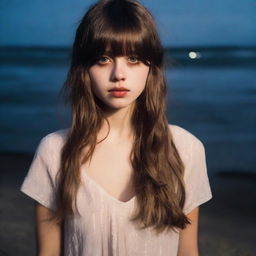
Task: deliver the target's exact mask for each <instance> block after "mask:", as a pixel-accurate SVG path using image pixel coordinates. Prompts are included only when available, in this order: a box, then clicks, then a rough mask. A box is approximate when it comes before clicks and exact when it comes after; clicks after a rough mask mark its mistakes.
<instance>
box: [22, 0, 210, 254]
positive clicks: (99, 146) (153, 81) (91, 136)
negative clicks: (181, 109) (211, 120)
mask: <svg viewBox="0 0 256 256" xmlns="http://www.w3.org/2000/svg"><path fill="white" fill-rule="evenodd" d="M163 58H164V53H163V47H162V45H161V42H160V39H159V36H158V33H157V30H156V26H155V23H154V19H153V17H152V15H151V14H150V12H149V11H148V10H147V9H146V8H145V7H144V6H142V5H141V4H140V3H139V2H137V1H135V0H123V1H120V0H119V1H117V0H104V1H99V2H97V3H96V4H94V5H93V6H91V7H90V9H89V10H88V12H87V13H86V14H85V16H84V17H83V19H82V21H81V22H80V24H79V27H78V29H77V32H76V37H75V41H74V44H73V55H72V62H71V67H70V70H69V73H68V77H67V81H66V83H65V87H64V89H65V91H66V92H67V95H68V99H69V101H70V103H71V107H72V125H71V127H70V128H69V129H63V130H58V131H55V132H53V133H51V134H48V135H47V136H45V137H44V138H43V139H42V140H41V142H40V144H39V146H38V149H37V152H36V154H35V157H34V159H33V162H32V164H31V167H30V170H29V172H28V174H27V176H26V178H25V180H24V183H23V185H22V188H21V190H22V191H23V192H24V193H26V194H27V195H29V196H30V197H32V198H33V199H35V200H36V201H37V204H36V221H37V238H38V239H37V241H38V251H39V255H40V256H42V255H60V254H64V255H76V256H77V255H84V256H95V255H131V256H133V255H140V256H141V255H147V256H149V255H154V256H155V255H178V256H185V255H190V256H192V255H193V256H194V255H198V241H197V230H198V215H199V214H198V213H199V205H200V204H202V203H204V202H206V201H208V200H209V199H210V198H211V197H212V195H211V190H210V186H209V181H208V177H207V171H206V162H205V152H204V146H203V144H202V143H201V141H200V140H199V139H198V138H196V137H195V136H194V135H192V134H191V133H190V132H188V131H187V130H185V129H184V128H181V127H179V126H177V125H173V124H168V121H167V118H166V115H165V110H166V108H165V95H166V83H165V78H164V75H163Z"/></svg>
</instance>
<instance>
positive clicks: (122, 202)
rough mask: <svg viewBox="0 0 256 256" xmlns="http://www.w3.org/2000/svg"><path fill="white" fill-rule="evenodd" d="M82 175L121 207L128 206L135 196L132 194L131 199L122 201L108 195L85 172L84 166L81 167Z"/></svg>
mask: <svg viewBox="0 0 256 256" xmlns="http://www.w3.org/2000/svg"><path fill="white" fill-rule="evenodd" d="M82 175H83V176H84V177H85V179H86V180H87V181H89V182H90V183H91V184H92V185H93V186H94V187H95V188H96V189H98V191H99V192H101V193H102V194H104V195H105V197H106V198H108V199H109V200H111V201H112V202H114V203H115V204H117V205H119V206H122V207H128V206H130V204H132V203H133V202H134V200H135V198H136V195H134V196H133V197H132V198H131V199H129V200H128V201H126V202H124V201H121V200H119V199H117V198H115V197H113V196H112V195H110V194H109V193H108V192H106V191H105V190H104V189H103V188H102V187H101V186H100V185H99V184H98V183H97V182H96V181H95V180H94V179H93V178H91V177H90V176H89V175H88V174H87V173H86V170H85V168H83V170H82Z"/></svg>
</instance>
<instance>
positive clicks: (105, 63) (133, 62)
mask: <svg viewBox="0 0 256 256" xmlns="http://www.w3.org/2000/svg"><path fill="white" fill-rule="evenodd" d="M103 58H107V59H108V58H109V57H108V56H101V57H100V58H99V59H98V63H99V64H102V65H104V64H106V62H105V63H101V61H100V60H101V59H103ZM129 58H136V59H137V61H136V62H131V63H132V64H138V63H139V62H140V60H139V58H138V57H136V56H129Z"/></svg>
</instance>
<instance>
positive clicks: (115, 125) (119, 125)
mask: <svg viewBox="0 0 256 256" xmlns="http://www.w3.org/2000/svg"><path fill="white" fill-rule="evenodd" d="M132 110H133V108H132V107H131V106H129V107H127V108H121V109H118V110H113V109H112V110H108V111H106V112H105V117H106V119H107V120H108V122H109V126H110V127H108V124H107V121H105V120H104V123H103V126H102V128H101V130H100V132H99V137H100V138H104V137H105V136H106V135H107V133H108V129H109V134H108V138H109V139H113V140H117V141H120V140H123V139H129V138H131V136H132V135H133V129H132V124H131V114H132Z"/></svg>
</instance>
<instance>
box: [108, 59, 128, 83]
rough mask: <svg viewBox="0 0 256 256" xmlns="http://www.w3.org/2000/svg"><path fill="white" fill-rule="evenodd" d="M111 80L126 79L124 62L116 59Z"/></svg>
mask: <svg viewBox="0 0 256 256" xmlns="http://www.w3.org/2000/svg"><path fill="white" fill-rule="evenodd" d="M111 78H112V80H113V81H120V80H125V79H126V70H125V63H124V61H123V60H121V59H118V58H116V60H115V61H114V64H113V69H112V74H111Z"/></svg>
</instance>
